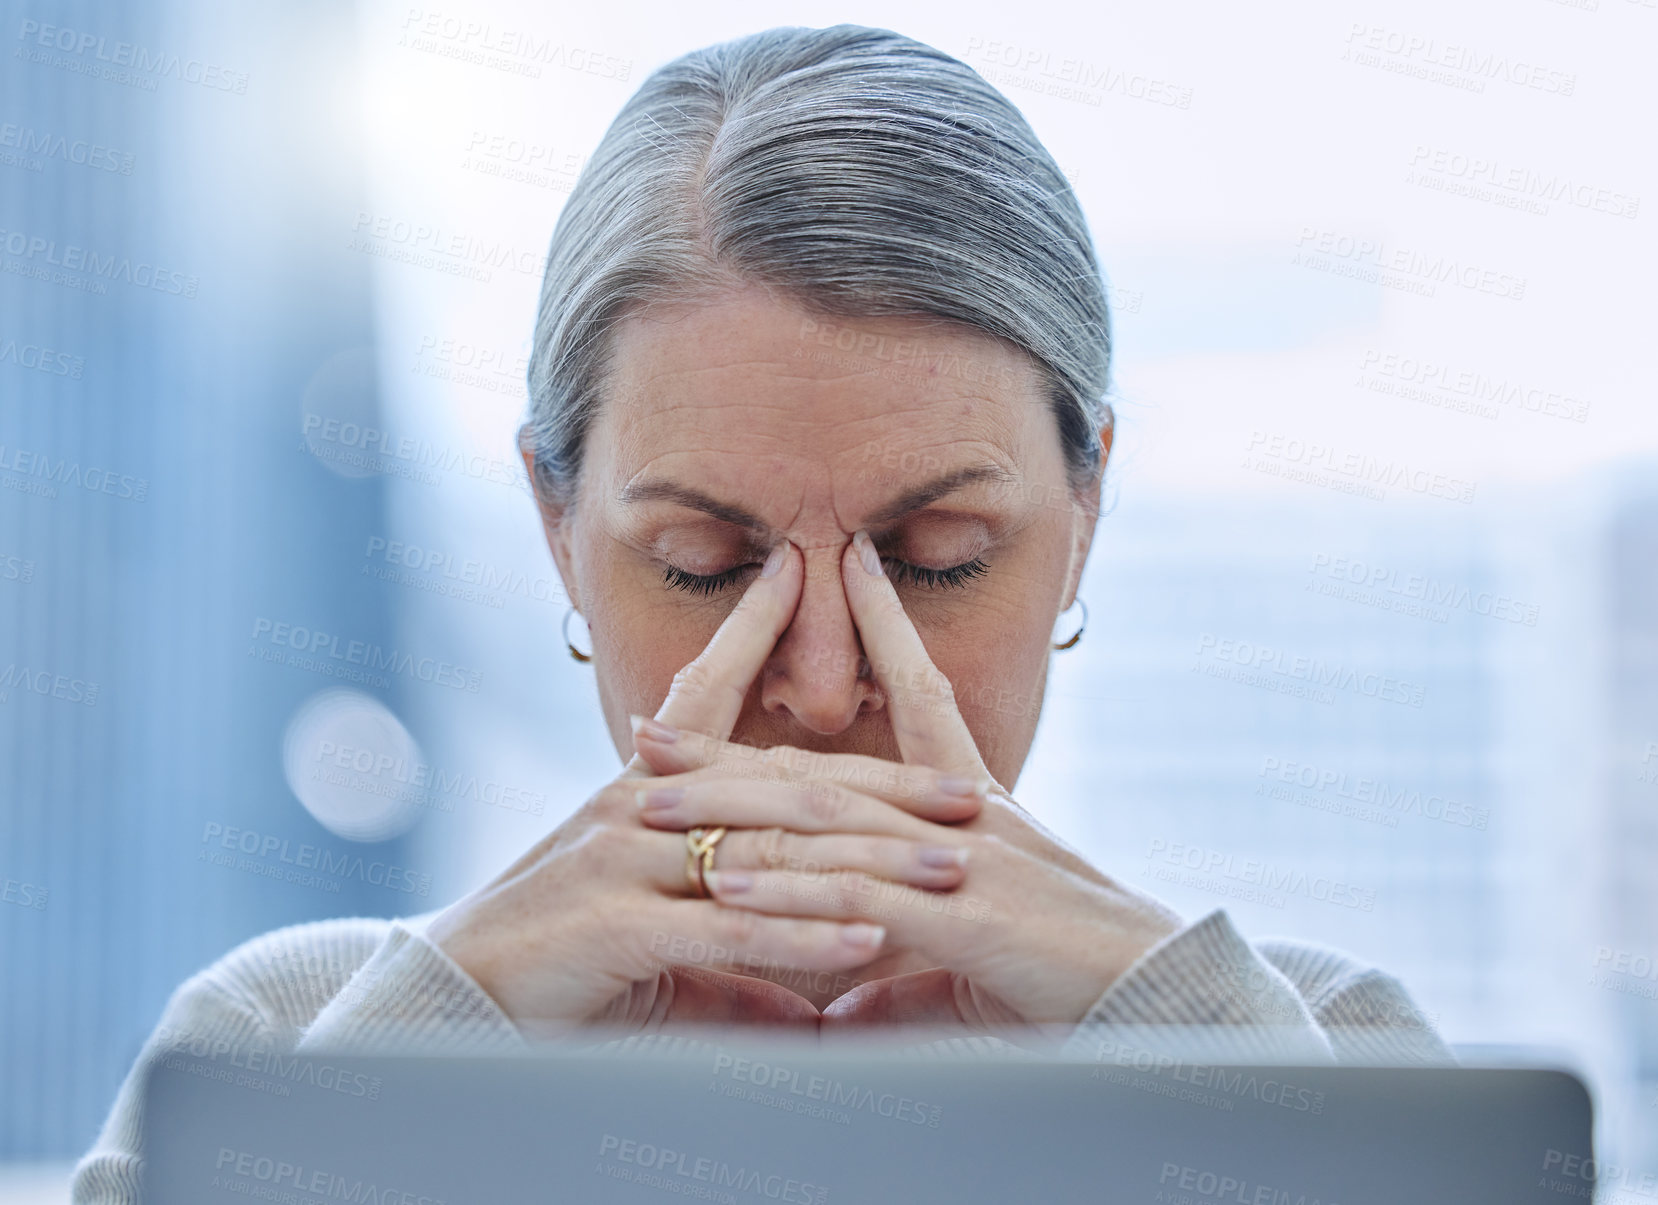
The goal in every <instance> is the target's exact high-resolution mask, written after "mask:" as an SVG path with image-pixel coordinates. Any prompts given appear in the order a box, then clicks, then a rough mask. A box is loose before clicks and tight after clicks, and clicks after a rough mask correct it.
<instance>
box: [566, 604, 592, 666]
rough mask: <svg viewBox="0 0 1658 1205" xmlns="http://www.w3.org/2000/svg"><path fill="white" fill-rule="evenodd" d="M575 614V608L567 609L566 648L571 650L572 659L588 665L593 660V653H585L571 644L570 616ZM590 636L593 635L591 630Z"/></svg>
mask: <svg viewBox="0 0 1658 1205" xmlns="http://www.w3.org/2000/svg"><path fill="white" fill-rule="evenodd" d="M575 613H576V609H575V608H574V607H566V608H565V611H564V647H565V648H567V649H569V650H570V655H571V656H572V657H574V658H575V659H576V660H577V661H580V662H581V663H582V664H583V665H586V664H587V663H588V662H589V661H591V660H593V654H592V653H584V652H582V651H581V650H580V649H578V648H577V647H576V646H575V645H574V644H571V643H570V616H572V615H574V614H575ZM588 635H592V632H591V630H590V631H589V632H588Z"/></svg>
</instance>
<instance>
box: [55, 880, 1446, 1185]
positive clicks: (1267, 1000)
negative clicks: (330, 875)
mask: <svg viewBox="0 0 1658 1205" xmlns="http://www.w3.org/2000/svg"><path fill="white" fill-rule="evenodd" d="M436 915H437V913H436V912H429V913H426V914H424V915H421V916H417V917H411V918H408V919H406V920H401V921H388V920H379V919H367V918H341V919H336V920H326V921H317V922H314V923H311V924H304V925H294V926H291V927H289V928H286V929H278V930H275V931H273V932H270V933H266V934H264V935H263V936H261V937H257V938H254V939H253V940H251V941H248V942H245V943H243V944H242V945H240V946H238V947H236V949H234V950H232V951H231V952H230V953H228V954H226V955H225V956H224V957H223V958H221V959H220V960H219V961H218V962H216V963H214V964H213V965H212V966H210V967H208V968H207V969H206V970H204V971H201V972H199V973H198V974H196V975H194V976H192V977H191V978H190V979H188V980H186V981H185V982H184V983H183V984H181V985H180V986H179V988H178V989H177V990H176V991H175V992H174V993H173V996H172V998H171V999H170V1000H169V1001H168V1002H167V1006H166V1008H165V1010H164V1011H163V1012H162V1016H161V1021H160V1024H159V1025H158V1026H157V1027H156V1030H155V1032H154V1033H153V1034H152V1035H151V1036H150V1038H149V1040H148V1041H147V1042H146V1043H145V1045H144V1048H143V1050H142V1051H141V1052H140V1054H139V1057H138V1060H137V1062H136V1063H135V1064H134V1065H133V1067H132V1069H131V1070H130V1071H129V1072H128V1073H127V1077H126V1080H125V1081H124V1082H123V1083H122V1085H121V1089H120V1092H119V1093H118V1095H117V1096H116V1098H115V1105H114V1108H113V1109H112V1110H111V1111H110V1115H109V1118H108V1120H107V1121H106V1122H105V1123H104V1127H103V1130H102V1132H101V1133H100V1134H99V1136H98V1141H97V1143H96V1144H95V1145H94V1146H93V1148H92V1149H91V1150H90V1151H89V1152H88V1153H87V1154H86V1155H85V1157H83V1158H82V1160H81V1161H80V1164H79V1165H78V1166H77V1167H76V1169H75V1175H74V1181H73V1199H74V1201H76V1202H77V1203H78V1205H94V1203H97V1205H116V1203H118V1202H119V1203H122V1205H128V1203H132V1202H136V1201H137V1200H138V1185H139V1179H140V1176H139V1168H140V1162H139V1154H138V1152H139V1146H140V1142H141V1138H142V1135H143V1132H144V1126H145V1123H146V1119H145V1117H144V1116H143V1111H142V1088H143V1082H144V1078H145V1076H146V1074H147V1073H148V1071H149V1069H150V1068H151V1067H152V1066H154V1065H155V1064H156V1063H157V1062H158V1061H160V1060H161V1059H163V1058H166V1057H167V1056H168V1055H169V1054H170V1053H172V1052H176V1051H180V1050H193V1051H195V1052H196V1053H198V1054H201V1053H204V1052H211V1053H212V1054H213V1056H214V1057H221V1056H222V1057H227V1058H230V1059H233V1060H235V1061H237V1062H238V1065H243V1066H247V1065H250V1062H251V1061H254V1060H258V1059H262V1058H268V1057H269V1056H271V1055H272V1054H287V1053H297V1052H303V1051H308V1050H318V1051H320V1050H323V1049H334V1050H339V1049H345V1048H349V1049H353V1050H366V1049H369V1048H379V1049H382V1050H386V1049H409V1048H416V1049H419V1050H420V1051H422V1052H423V1053H425V1052H452V1053H457V1054H459V1053H473V1054H475V1053H496V1052H510V1051H512V1050H515V1049H528V1046H529V1043H528V1042H527V1041H526V1039H525V1038H524V1036H523V1035H521V1034H520V1033H519V1031H518V1029H517V1028H516V1027H515V1026H514V1025H513V1023H512V1022H511V1021H510V1020H509V1019H508V1018H507V1016H506V1015H505V1014H504V1013H503V1012H502V1011H501V1010H500V1008H499V1007H497V1006H496V1004H495V1002H494V1001H493V1000H492V999H490V997H489V996H488V995H487V994H486V993H485V992H484V991H483V990H482V989H481V988H480V987H479V986H478V985H477V984H476V983H475V982H474V981H473V980H472V978H471V977H470V976H468V975H467V974H466V972H465V971H463V970H461V968H460V967H459V966H458V965H456V964H455V962H453V961H452V960H451V959H450V958H449V957H448V956H447V955H446V954H444V953H443V951H442V950H440V949H438V947H437V946H435V945H433V944H432V943H431V942H430V941H428V940H427V939H426V937H425V928H426V925H427V924H428V923H429V922H430V920H431V919H432V918H433V917H434V916H436ZM1168 1026H1177V1027H1183V1028H1182V1029H1181V1030H1180V1031H1179V1032H1181V1033H1183V1034H1190V1033H1192V1032H1194V1031H1193V1030H1191V1029H1190V1028H1186V1027H1193V1026H1205V1027H1211V1026H1212V1027H1219V1028H1215V1029H1205V1030H1203V1031H1202V1032H1204V1033H1208V1034H1211V1035H1215V1034H1218V1035H1223V1037H1222V1038H1221V1039H1219V1040H1217V1042H1216V1045H1215V1047H1214V1048H1213V1050H1212V1055H1211V1059H1210V1061H1213V1062H1221V1061H1225V1060H1226V1059H1227V1058H1232V1059H1235V1060H1237V1061H1240V1062H1247V1061H1257V1062H1258V1061H1269V1060H1276V1061H1279V1062H1284V1063H1309V1062H1311V1063H1330V1062H1360V1063H1392V1064H1399V1063H1406V1064H1412V1063H1436V1062H1438V1063H1448V1062H1452V1061H1454V1060H1453V1059H1452V1056H1451V1053H1450V1051H1449V1049H1448V1048H1447V1047H1446V1046H1445V1044H1444V1043H1443V1042H1442V1041H1441V1040H1440V1039H1439V1036H1438V1035H1437V1034H1436V1033H1435V1032H1434V1029H1433V1027H1432V1026H1431V1025H1429V1024H1428V1023H1427V1021H1426V1020H1425V1019H1424V1017H1423V1016H1422V1014H1421V1012H1419V1011H1418V1010H1417V1008H1416V1007H1415V1005H1414V1004H1413V1003H1412V1002H1411V1000H1410V997H1409V996H1408V995H1407V994H1406V992H1405V990H1404V988H1403V987H1401V986H1400V984H1399V983H1398V981H1397V980H1395V979H1393V978H1392V977H1390V976H1388V975H1384V974H1382V973H1381V972H1380V971H1377V970H1375V969H1374V968H1370V967H1366V966H1363V965H1362V964H1360V963H1358V962H1356V961H1355V960H1353V959H1352V958H1350V957H1348V956H1347V955H1345V954H1342V953H1340V952H1338V951H1335V950H1331V949H1326V948H1324V947H1320V946H1315V945H1310V944H1307V943H1302V942H1294V941H1261V942H1258V943H1256V944H1255V945H1253V946H1252V945H1251V944H1250V943H1248V942H1246V941H1245V940H1244V939H1243V938H1242V937H1241V936H1239V934H1238V932H1237V930H1236V929H1234V928H1233V926H1232V923H1231V921H1230V919H1228V917H1227V915H1226V913H1225V911H1224V910H1219V909H1217V910H1216V911H1214V912H1211V913H1209V914H1208V915H1207V916H1205V917H1203V918H1201V919H1200V920H1198V921H1195V922H1194V923H1192V924H1190V925H1188V926H1187V927H1186V928H1185V929H1182V930H1181V931H1180V932H1178V933H1176V934H1174V935H1173V936H1171V937H1169V938H1167V939H1165V940H1164V941H1163V942H1161V943H1160V944H1159V945H1157V946H1156V947H1154V948H1153V949H1151V950H1150V951H1148V952H1147V953H1146V954H1145V956H1144V957H1142V958H1141V959H1140V960H1139V961H1138V962H1137V963H1135V964H1134V966H1133V967H1131V968H1130V969H1129V970H1128V972H1127V973H1126V974H1124V975H1123V976H1122V977H1121V978H1120V979H1118V980H1117V982H1115V983H1113V984H1112V985H1111V987H1110V988H1109V989H1107V991H1106V992H1105V993H1104V994H1103V995H1102V996H1101V997H1100V998H1099V1000H1097V1001H1096V1002H1095V1003H1094V1006H1093V1007H1092V1008H1091V1009H1090V1010H1089V1012H1088V1014H1087V1016H1086V1017H1084V1018H1083V1020H1082V1022H1081V1023H1080V1024H1078V1025H1077V1027H1076V1029H1075V1030H1074V1031H1073V1032H1072V1033H1071V1034H1070V1036H1069V1038H1068V1039H1067V1040H1066V1041H1065V1042H1064V1044H1063V1046H1062V1048H1061V1051H1060V1053H1061V1054H1063V1055H1065V1056H1067V1057H1077V1058H1085V1059H1090V1060H1103V1061H1116V1062H1119V1063H1121V1062H1123V1061H1124V1056H1125V1054H1129V1055H1132V1054H1134V1053H1137V1052H1144V1051H1146V1050H1147V1049H1148V1046H1149V1045H1151V1044H1153V1043H1155V1042H1156V1041H1157V1038H1156V1036H1155V1035H1157V1034H1159V1033H1171V1032H1175V1031H1172V1030H1168V1029H1165V1028H1163V1027H1168ZM1148 1035H1152V1036H1148ZM697 1041H698V1040H697V1039H688V1038H682V1037H665V1036H664V1035H652V1034H645V1035H637V1036H635V1037H632V1038H626V1039H620V1040H618V1041H614V1042H606V1043H604V1044H603V1045H602V1046H601V1047H600V1049H606V1048H618V1049H620V1048H639V1047H656V1048H680V1049H683V1048H684V1047H685V1046H687V1045H695V1044H696V1043H697ZM1183 1041H1184V1039H1183ZM1180 1049H1181V1050H1183V1051H1189V1050H1190V1049H1191V1046H1190V1044H1189V1041H1187V1043H1186V1044H1184V1045H1182V1046H1181V1047H1180ZM903 1053H904V1054H905V1055H906V1056H907V1057H950V1056H956V1055H973V1054H987V1053H995V1054H1000V1055H1013V1056H1015V1057H1018V1056H1019V1055H1020V1051H1019V1048H1017V1047H1013V1046H1010V1045H1009V1044H1008V1043H1005V1042H1002V1041H1000V1040H999V1039H996V1038H991V1037H960V1038H945V1039H939V1040H936V1041H932V1042H927V1043H923V1044H919V1045H912V1046H910V1047H908V1048H906V1049H905V1050H904V1051H903Z"/></svg>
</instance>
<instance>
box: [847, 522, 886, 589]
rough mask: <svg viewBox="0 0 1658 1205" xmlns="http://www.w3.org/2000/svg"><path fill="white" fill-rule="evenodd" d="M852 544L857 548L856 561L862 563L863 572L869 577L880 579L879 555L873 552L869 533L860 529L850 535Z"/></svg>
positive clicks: (873, 547) (873, 546)
mask: <svg viewBox="0 0 1658 1205" xmlns="http://www.w3.org/2000/svg"><path fill="white" fill-rule="evenodd" d="M852 542H853V543H854V544H856V545H857V547H858V559H859V560H860V561H862V562H863V563H864V571H865V572H866V573H868V574H869V575H870V576H871V577H880V576H881V554H880V553H878V552H876V551H875V545H874V543H873V542H872V541H871V540H870V538H869V533H868V532H867V531H865V530H864V529H863V528H861V527H860V528H859V529H858V530H857V531H855V532H853V533H852Z"/></svg>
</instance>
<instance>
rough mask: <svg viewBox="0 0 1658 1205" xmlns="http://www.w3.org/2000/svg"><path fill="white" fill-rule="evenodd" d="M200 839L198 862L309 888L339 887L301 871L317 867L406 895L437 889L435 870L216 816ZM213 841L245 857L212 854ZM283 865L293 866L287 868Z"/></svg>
mask: <svg viewBox="0 0 1658 1205" xmlns="http://www.w3.org/2000/svg"><path fill="white" fill-rule="evenodd" d="M201 843H202V845H203V847H204V848H203V849H201V850H200V851H198V853H197V855H196V860H197V861H199V862H211V863H213V864H214V865H218V866H229V867H231V868H233V869H237V870H247V871H249V872H251V873H254V874H259V875H263V876H265V877H267V878H273V879H285V880H286V881H287V882H290V883H299V884H300V885H302V886H306V887H322V888H325V889H327V890H329V891H333V892H336V893H337V892H338V891H339V882H338V881H337V880H335V881H329V880H325V879H322V878H320V877H319V875H315V874H307V873H302V872H306V871H312V870H315V871H318V872H320V874H321V875H339V876H343V877H344V878H349V879H356V880H357V881H358V882H361V883H367V884H369V886H371V887H385V888H387V889H388V890H391V891H401V892H403V893H404V894H405V895H421V896H424V895H426V894H427V893H428V892H430V891H431V888H432V876H431V875H429V874H416V873H415V872H414V871H412V870H410V869H409V868H408V867H406V866H395V865H392V864H390V863H387V862H381V861H378V860H376V861H369V860H367V859H365V858H364V857H363V856H362V855H361V854H336V853H334V852H333V851H331V850H327V849H324V848H322V847H321V846H320V845H312V844H310V843H309V842H305V841H301V842H298V843H297V844H296V843H294V842H291V841H289V840H288V838H286V837H277V836H274V835H271V834H268V833H260V832H256V831H255V830H253V829H251V828H236V827H234V826H230V827H226V826H225V825H223V824H220V823H218V822H217V821H213V820H209V821H208V822H207V827H206V828H204V829H203V830H202V835H201ZM214 844H216V845H218V846H219V848H221V849H224V850H229V851H231V852H232V853H239V854H242V855H243V857H242V858H241V860H240V861H238V860H237V859H236V858H234V857H226V856H224V855H221V854H213V853H211V852H210V851H209V850H208V849H207V848H205V847H207V846H210V845H214ZM273 855H274V856H275V858H276V862H275V863H267V862H265V861H264V859H266V858H270V857H272V856H273ZM282 866H289V867H292V868H293V869H292V870H291V871H286V872H284V871H283V870H282Z"/></svg>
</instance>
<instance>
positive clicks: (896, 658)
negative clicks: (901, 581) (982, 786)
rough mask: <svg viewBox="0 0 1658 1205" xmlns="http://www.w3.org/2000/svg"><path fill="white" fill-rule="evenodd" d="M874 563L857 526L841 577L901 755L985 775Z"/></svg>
mask: <svg viewBox="0 0 1658 1205" xmlns="http://www.w3.org/2000/svg"><path fill="white" fill-rule="evenodd" d="M866 558H868V559H867V560H866ZM869 565H873V566H874V569H873V570H871V569H870V568H868V566H869ZM880 566H881V560H880V556H879V555H878V554H877V553H876V551H875V545H874V544H873V543H871V542H870V539H869V533H868V532H866V531H863V530H861V529H860V530H859V531H858V532H856V533H855V534H854V535H853V537H852V543H851V544H849V545H848V546H847V549H846V551H845V552H844V553H842V554H841V577H842V579H843V580H844V582H845V585H846V600H847V603H848V605H849V606H850V607H851V610H852V622H853V623H855V624H856V625H857V627H858V638H859V639H860V640H861V641H863V646H864V654H865V655H866V656H867V657H868V658H869V663H870V668H871V671H872V672H873V673H874V675H875V681H876V682H877V683H879V684H880V687H881V691H882V693H883V694H885V695H886V701H887V712H888V715H889V716H890V718H891V720H892V731H893V735H894V736H895V737H896V738H897V740H898V750H899V752H900V754H902V756H903V758H904V760H905V761H906V762H909V763H912V764H918V765H923V766H932V767H934V768H935V769H939V770H950V771H954V772H955V773H957V774H969V775H980V774H983V775H985V776H987V777H988V776H989V772H988V771H987V770H986V769H985V764H984V759H983V758H982V757H980V756H979V747H978V745H977V744H976V743H975V742H974V740H973V734H972V732H970V731H969V730H968V728H967V721H966V720H964V719H962V718H961V712H960V711H959V710H958V709H957V707H956V696H955V691H954V689H953V688H952V687H951V685H950V680H949V679H948V678H946V677H945V676H944V675H943V674H942V673H940V672H939V669H938V667H937V666H936V665H934V664H933V659H932V657H930V656H929V655H928V654H927V646H926V645H924V644H922V643H921V633H919V632H917V631H916V630H915V625H914V624H913V623H911V622H910V617H909V616H908V615H906V614H905V613H904V604H903V603H902V602H900V601H899V599H898V592H897V591H896V590H894V589H893V586H892V579H891V578H889V577H887V575H886V574H885V573H884V572H882V571H881V567H880Z"/></svg>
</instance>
